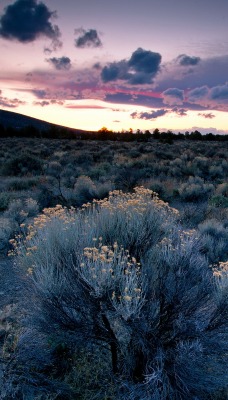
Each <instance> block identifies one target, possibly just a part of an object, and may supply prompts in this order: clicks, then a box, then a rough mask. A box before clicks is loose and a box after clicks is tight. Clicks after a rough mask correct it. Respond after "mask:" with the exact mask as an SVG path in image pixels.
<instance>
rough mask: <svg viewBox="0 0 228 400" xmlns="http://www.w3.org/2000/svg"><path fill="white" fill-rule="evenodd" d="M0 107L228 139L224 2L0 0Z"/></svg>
mask: <svg viewBox="0 0 228 400" xmlns="http://www.w3.org/2000/svg"><path fill="white" fill-rule="evenodd" d="M0 54H1V64H0V65H1V68H0V108H1V109H4V110H9V111H14V112H18V113H21V114H24V115H28V116H32V117H35V118H39V119H42V120H45V121H48V122H53V123H56V124H60V125H64V126H68V127H72V128H78V129H85V130H98V129H101V128H102V127H104V126H105V127H107V128H108V129H111V130H114V131H122V130H129V129H130V128H131V129H133V130H137V129H140V130H143V131H144V130H147V129H149V130H150V131H151V132H152V131H153V130H154V129H155V128H158V129H161V130H168V129H170V130H172V131H174V132H179V131H181V132H185V131H192V130H196V129H197V130H199V131H200V132H201V133H208V132H212V133H220V134H222V133H228V0H191V1H190V0H115V1H111V0H96V1H94V0H77V1H75V0H65V1H63V0H40V1H39V0H16V1H15V0H0Z"/></svg>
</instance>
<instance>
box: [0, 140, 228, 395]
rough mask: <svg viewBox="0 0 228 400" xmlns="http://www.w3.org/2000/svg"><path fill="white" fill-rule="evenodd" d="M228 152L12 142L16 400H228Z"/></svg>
mask: <svg viewBox="0 0 228 400" xmlns="http://www.w3.org/2000/svg"><path fill="white" fill-rule="evenodd" d="M227 146H228V144H227V142H217V141H207V142H202V141H182V140H180V141H175V142H174V143H173V144H168V143H162V142H160V141H158V140H153V139H152V140H150V141H148V142H145V143H140V142H118V141H115V142H113V141H108V140H107V141H103V142H101V141H90V140H86V141H83V140H59V139H56V140H50V139H35V138H34V139H32V138H24V139H20V138H3V139H1V150H0V175H1V193H0V209H1V220H0V223H1V226H0V238H1V251H2V253H3V254H7V252H8V253H9V256H11V257H12V258H13V260H15V262H16V263H17V264H18V265H19V266H20V268H21V270H22V271H24V275H25V281H26V293H25V295H24V300H23V307H24V308H23V312H22V314H23V318H22V321H21V322H20V324H19V325H20V326H19V327H17V329H16V330H15V332H14V338H15V339H14V343H13V345H12V346H11V347H10V346H8V347H9V348H8V350H7V351H5V352H3V353H4V359H5V369H4V376H3V385H2V393H1V396H2V398H3V399H4V400H9V399H18V400H20V399H23V400H24V399H25V400H30V399H34V400H35V399H36V400H39V399H40V400H43V399H45V400H46V399H82V400H88V399H91V400H92V399H99V400H105V399H106V400H108V399H109V400H111V399H113V400H121V399H123V400H125V399H126V400H149V399H150V400H191V399H192V400H206V399H216V400H225V399H226V398H227V381H228V379H227V361H228V360H227V354H228V348H227V342H228V340H227V339H228V337H227V336H228V335H227V333H228V332H227V328H228V322H227V309H228V308H227V305H228V304H227V302H228V299H227V285H228V281H227V271H228V213H227V206H228V181H227V176H228V157H227V154H228V151H227V150H228V149H227ZM156 193H158V194H156ZM26 299H27V300H26ZM5 346H7V343H6V345H5Z"/></svg>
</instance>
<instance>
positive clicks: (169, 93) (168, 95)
mask: <svg viewBox="0 0 228 400" xmlns="http://www.w3.org/2000/svg"><path fill="white" fill-rule="evenodd" d="M162 96H163V102H164V104H167V105H171V106H176V105H181V104H183V101H184V91H183V90H180V89H177V88H169V89H167V90H165V91H164V92H163V93H162Z"/></svg>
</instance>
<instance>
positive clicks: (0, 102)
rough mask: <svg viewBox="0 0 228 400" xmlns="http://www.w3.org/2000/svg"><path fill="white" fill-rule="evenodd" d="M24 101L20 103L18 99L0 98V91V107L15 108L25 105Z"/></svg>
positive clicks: (0, 94)
mask: <svg viewBox="0 0 228 400" xmlns="http://www.w3.org/2000/svg"><path fill="white" fill-rule="evenodd" d="M25 104H26V102H25V101H21V100H19V99H16V98H15V99H8V98H7V97H3V96H2V91H1V90H0V106H1V107H8V108H16V107H18V106H21V105H25Z"/></svg>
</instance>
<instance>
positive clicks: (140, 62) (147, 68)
mask: <svg viewBox="0 0 228 400" xmlns="http://www.w3.org/2000/svg"><path fill="white" fill-rule="evenodd" d="M160 63H161V55H160V54H159V53H154V52H152V51H150V50H143V49H142V48H141V47H139V48H138V49H137V50H136V51H134V53H132V56H131V58H130V60H129V61H128V65H129V67H131V68H133V70H134V71H137V72H143V73H145V74H156V73H157V72H158V69H159V65H160Z"/></svg>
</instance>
